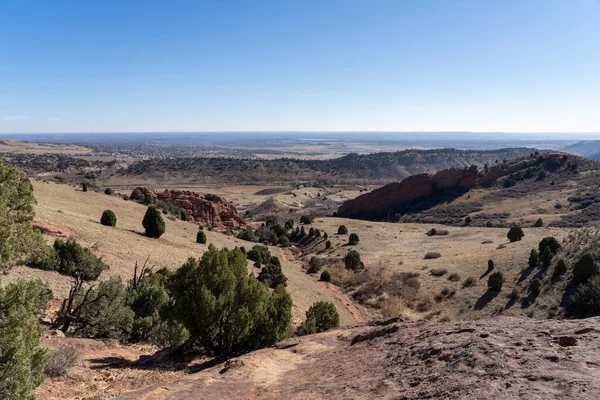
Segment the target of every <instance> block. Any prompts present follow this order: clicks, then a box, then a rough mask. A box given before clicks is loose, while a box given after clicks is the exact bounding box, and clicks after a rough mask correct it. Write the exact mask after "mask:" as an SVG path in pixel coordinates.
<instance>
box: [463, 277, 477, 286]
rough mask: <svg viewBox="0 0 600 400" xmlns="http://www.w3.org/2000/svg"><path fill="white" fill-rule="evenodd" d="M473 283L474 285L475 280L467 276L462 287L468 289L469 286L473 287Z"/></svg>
mask: <svg viewBox="0 0 600 400" xmlns="http://www.w3.org/2000/svg"><path fill="white" fill-rule="evenodd" d="M475 283H476V281H475V278H473V277H472V276H469V277H468V278H467V279H465V281H464V282H463V285H462V286H463V287H464V288H468V287H471V286H475Z"/></svg>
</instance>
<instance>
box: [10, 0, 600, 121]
mask: <svg viewBox="0 0 600 400" xmlns="http://www.w3.org/2000/svg"><path fill="white" fill-rule="evenodd" d="M231 130H235V131H271V130H272V131H282V130H294V131H295V130H299V131H301V130H305V131H310V130H318V131H327V130H331V131H349V130H351V131H458V130H460V131H506V132H600V1H599V0H530V1H528V0H497V1H493V0H486V1H482V0H453V1H443V0H437V1H432V0H431V1H430V0H412V1H409V0H404V1H403V0H391V1H386V0H364V1H355V0H339V1H338V0H321V1H312V0H295V1H285V0H277V1H276V0H273V1H270V0H260V1H257V0H254V1H251V0H248V1H244V0H237V1H234V0H232V1H217V0H215V1H200V0H197V1H176V0H169V1H167V0H163V1H152V0H145V1H136V0H130V1H113V0H105V1H91V0H90V1H80V0H78V1H60V0H54V1H46V0H39V1H29V0H0V133H28V132H145V131H153V132H160V131H165V132H169V131H170V132H175V131H231Z"/></svg>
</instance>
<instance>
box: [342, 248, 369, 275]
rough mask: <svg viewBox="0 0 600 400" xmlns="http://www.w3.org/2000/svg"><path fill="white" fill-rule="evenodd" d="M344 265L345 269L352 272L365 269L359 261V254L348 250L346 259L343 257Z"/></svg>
mask: <svg viewBox="0 0 600 400" xmlns="http://www.w3.org/2000/svg"><path fill="white" fill-rule="evenodd" d="M344 265H345V266H346V269H349V270H352V271H360V270H361V269H363V268H364V267H365V265H364V264H363V262H362V261H361V259H360V253H359V252H358V251H356V250H350V251H349V252H348V254H346V257H344Z"/></svg>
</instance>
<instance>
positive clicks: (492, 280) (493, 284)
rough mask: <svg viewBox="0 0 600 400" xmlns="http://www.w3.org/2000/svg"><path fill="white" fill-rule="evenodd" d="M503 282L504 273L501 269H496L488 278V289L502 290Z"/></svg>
mask: <svg viewBox="0 0 600 400" xmlns="http://www.w3.org/2000/svg"><path fill="white" fill-rule="evenodd" d="M503 284H504V274H503V273H502V271H496V272H494V273H492V274H491V275H490V277H489V278H488V289H489V290H491V291H494V292H499V291H500V290H502V285H503Z"/></svg>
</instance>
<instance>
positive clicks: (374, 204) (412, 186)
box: [337, 166, 477, 218]
mask: <svg viewBox="0 0 600 400" xmlns="http://www.w3.org/2000/svg"><path fill="white" fill-rule="evenodd" d="M476 185H477V167H476V166H471V167H470V168H465V169H458V168H450V169H445V170H442V171H439V172H437V173H436V174H434V175H429V174H419V175H413V176H409V177H408V178H406V179H404V180H403V181H401V182H395V183H390V184H389V185H385V186H383V187H381V188H379V189H376V190H374V191H372V192H370V193H367V194H363V195H362V196H358V197H357V198H355V199H354V200H349V201H347V202H345V203H344V204H342V206H341V207H340V208H339V209H338V211H337V215H338V216H340V217H351V218H352V217H354V218H358V217H361V216H365V215H373V214H376V213H378V212H381V211H385V210H386V209H388V208H391V207H396V206H398V205H401V204H404V203H407V202H410V201H412V200H416V199H419V198H422V197H426V196H431V194H432V193H433V192H435V191H436V190H444V189H454V188H471V187H474V186H476Z"/></svg>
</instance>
